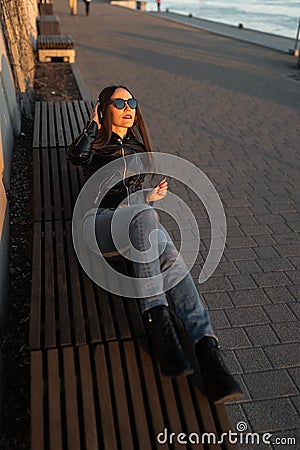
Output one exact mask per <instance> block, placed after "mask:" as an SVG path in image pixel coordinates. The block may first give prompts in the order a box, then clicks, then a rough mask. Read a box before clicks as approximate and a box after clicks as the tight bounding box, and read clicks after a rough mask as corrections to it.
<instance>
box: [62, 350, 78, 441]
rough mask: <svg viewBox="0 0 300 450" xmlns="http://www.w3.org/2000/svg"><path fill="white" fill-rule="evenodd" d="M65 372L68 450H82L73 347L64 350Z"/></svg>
mask: <svg viewBox="0 0 300 450" xmlns="http://www.w3.org/2000/svg"><path fill="white" fill-rule="evenodd" d="M63 370H64V389H65V409H66V434H67V442H68V450H81V446H80V434H79V417H78V402H77V382H76V374H75V363H74V351H73V348H72V347H66V348H64V349H63Z"/></svg>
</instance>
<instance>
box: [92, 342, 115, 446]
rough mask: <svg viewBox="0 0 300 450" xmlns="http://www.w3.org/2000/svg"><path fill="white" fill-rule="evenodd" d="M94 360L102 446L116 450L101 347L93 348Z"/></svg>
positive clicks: (113, 423)
mask: <svg viewBox="0 0 300 450" xmlns="http://www.w3.org/2000/svg"><path fill="white" fill-rule="evenodd" d="M94 358H95V370H96V379H97V392H98V403H99V411H100V419H101V436H102V440H103V445H104V449H105V450H109V449H116V448H118V447H117V439H116V430H115V422H114V413H113V407H112V399H111V392H110V382H109V375H108V370H107V362H106V357H105V350H104V346H103V345H97V346H96V347H95V355H94Z"/></svg>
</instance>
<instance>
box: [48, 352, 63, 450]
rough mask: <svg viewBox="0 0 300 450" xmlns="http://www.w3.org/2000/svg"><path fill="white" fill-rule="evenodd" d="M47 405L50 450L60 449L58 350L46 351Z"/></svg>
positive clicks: (61, 445) (61, 446)
mask: <svg viewBox="0 0 300 450" xmlns="http://www.w3.org/2000/svg"><path fill="white" fill-rule="evenodd" d="M47 356H48V361H47V362H48V406H49V441H50V450H62V449H63V443H62V423H61V402H60V377H59V363H58V350H57V349H54V350H51V351H48V355H47Z"/></svg>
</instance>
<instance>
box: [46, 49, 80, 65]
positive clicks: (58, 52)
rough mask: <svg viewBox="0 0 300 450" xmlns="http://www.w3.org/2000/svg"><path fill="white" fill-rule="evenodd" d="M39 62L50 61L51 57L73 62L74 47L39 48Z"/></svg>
mask: <svg viewBox="0 0 300 450" xmlns="http://www.w3.org/2000/svg"><path fill="white" fill-rule="evenodd" d="M38 56H39V61H40V62H51V61H52V58H62V59H63V62H68V63H71V64H72V63H74V62H75V49H39V50H38Z"/></svg>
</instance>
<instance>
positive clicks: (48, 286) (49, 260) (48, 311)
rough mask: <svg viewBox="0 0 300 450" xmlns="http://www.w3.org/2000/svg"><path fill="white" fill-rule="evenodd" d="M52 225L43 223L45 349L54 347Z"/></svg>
mask: <svg viewBox="0 0 300 450" xmlns="http://www.w3.org/2000/svg"><path fill="white" fill-rule="evenodd" d="M52 238H53V237H52V223H51V222H45V253H44V257H45V260H44V273H45V293H44V295H45V300H46V301H45V306H44V311H45V312H44V313H45V347H46V348H49V347H55V346H56V320H55V292H54V273H55V271H54V261H53V239H52Z"/></svg>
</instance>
